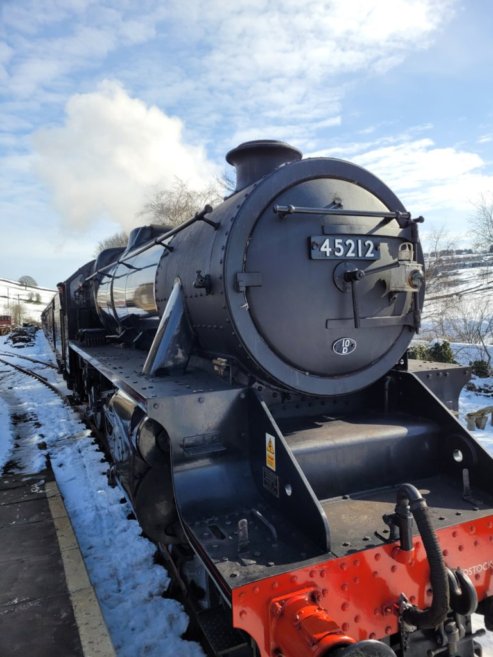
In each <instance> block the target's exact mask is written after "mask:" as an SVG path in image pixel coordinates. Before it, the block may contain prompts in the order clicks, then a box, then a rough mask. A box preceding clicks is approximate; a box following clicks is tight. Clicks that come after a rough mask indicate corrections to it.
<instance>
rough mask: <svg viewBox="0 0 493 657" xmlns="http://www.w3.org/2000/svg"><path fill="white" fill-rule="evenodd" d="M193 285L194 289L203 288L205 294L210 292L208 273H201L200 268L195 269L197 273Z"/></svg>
mask: <svg viewBox="0 0 493 657" xmlns="http://www.w3.org/2000/svg"><path fill="white" fill-rule="evenodd" d="M193 286H194V288H195V289H196V290H200V289H202V290H205V293H206V294H210V293H211V292H212V278H211V275H210V274H203V273H202V271H201V270H200V269H197V275H196V277H195V280H194V282H193Z"/></svg>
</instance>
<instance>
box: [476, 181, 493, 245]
mask: <svg viewBox="0 0 493 657" xmlns="http://www.w3.org/2000/svg"><path fill="white" fill-rule="evenodd" d="M472 234H473V237H474V246H475V247H477V248H479V249H481V250H482V251H489V250H490V248H491V246H492V245H493V193H492V192H490V193H488V194H482V195H481V197H480V199H479V201H478V202H477V203H476V204H475V213H474V216H473V217H472Z"/></svg>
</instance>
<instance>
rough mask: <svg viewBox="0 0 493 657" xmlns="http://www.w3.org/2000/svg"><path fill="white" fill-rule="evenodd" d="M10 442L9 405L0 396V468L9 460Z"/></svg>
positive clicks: (11, 440)
mask: <svg viewBox="0 0 493 657" xmlns="http://www.w3.org/2000/svg"><path fill="white" fill-rule="evenodd" d="M0 376H1V373H0ZM12 443H13V437H12V427H11V424H10V410H9V406H8V404H6V403H5V402H4V401H3V399H2V398H1V397H0V470H1V469H2V468H3V466H4V465H5V464H6V463H7V461H8V460H9V456H10V450H11V449H12Z"/></svg>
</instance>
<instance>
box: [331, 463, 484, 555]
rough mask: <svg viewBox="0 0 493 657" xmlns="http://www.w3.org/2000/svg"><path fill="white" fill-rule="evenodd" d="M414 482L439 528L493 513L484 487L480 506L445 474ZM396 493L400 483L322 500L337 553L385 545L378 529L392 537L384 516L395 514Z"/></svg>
mask: <svg viewBox="0 0 493 657" xmlns="http://www.w3.org/2000/svg"><path fill="white" fill-rule="evenodd" d="M410 483H412V484H413V485H414V486H416V488H418V490H420V491H421V493H422V495H423V497H424V498H425V500H426V501H427V504H428V507H429V509H430V516H431V519H432V523H433V526H434V527H435V529H440V528H442V527H448V526H451V525H456V524H457V523H459V522H460V523H463V522H468V521H471V520H478V519H479V518H482V517H486V516H490V515H491V509H492V508H493V495H491V494H488V493H486V492H485V491H484V490H482V491H480V493H479V494H478V495H477V498H478V499H476V500H475V501H476V502H477V505H473V504H472V503H471V502H468V501H467V500H465V499H464V497H463V491H462V487H461V485H460V482H457V481H456V480H454V479H453V478H452V477H445V476H444V475H443V474H441V475H437V476H434V477H427V478H424V479H416V480H411V482H410ZM396 492H397V486H395V487H390V488H385V489H383V488H382V489H380V490H372V491H368V492H366V493H365V492H361V493H357V494H354V495H345V496H342V497H338V498H333V499H327V500H323V501H322V506H323V508H324V511H325V513H326V514H327V518H328V520H329V523H330V528H331V535H332V552H333V553H334V555H336V556H344V555H345V554H350V553H352V552H354V551H356V550H364V549H367V548H371V547H374V546H376V545H381V544H382V539H381V538H379V537H378V536H377V535H376V532H378V533H379V534H380V535H381V536H384V537H386V536H388V527H387V526H386V525H385V524H384V522H383V520H382V516H383V515H384V514H391V513H393V511H394V508H395V503H396ZM415 533H417V530H416V528H415Z"/></svg>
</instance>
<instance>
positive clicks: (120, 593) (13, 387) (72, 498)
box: [0, 331, 203, 657]
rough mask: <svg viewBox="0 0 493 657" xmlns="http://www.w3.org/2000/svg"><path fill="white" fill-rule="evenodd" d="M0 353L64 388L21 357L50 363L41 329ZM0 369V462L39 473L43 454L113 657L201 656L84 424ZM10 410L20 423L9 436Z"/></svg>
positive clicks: (33, 385) (0, 345)
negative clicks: (31, 341)
mask: <svg viewBox="0 0 493 657" xmlns="http://www.w3.org/2000/svg"><path fill="white" fill-rule="evenodd" d="M0 350H1V351H10V352H11V353H12V354H15V357H13V358H12V359H11V360H12V362H14V363H16V364H19V365H21V366H23V367H26V364H27V367H29V368H31V367H32V368H33V369H38V368H39V369H40V373H42V374H43V376H45V377H46V378H49V379H50V380H51V381H52V382H57V383H60V384H61V385H62V382H61V381H60V377H59V375H58V374H57V373H56V371H55V370H52V369H49V368H46V367H43V366H42V365H40V366H38V365H35V364H33V363H30V362H29V361H27V360H24V359H22V358H21V356H22V355H26V356H30V357H33V358H39V359H40V360H48V359H50V358H51V352H50V351H49V346H48V344H47V342H46V340H45V338H44V336H43V334H42V333H41V332H40V331H38V333H37V336H36V343H35V345H34V346H33V347H25V348H23V349H16V348H14V347H11V346H9V344H8V343H5V341H4V338H0ZM2 357H3V356H2ZM0 365H1V367H0V465H3V464H4V463H5V462H6V461H7V460H8V459H15V461H16V463H17V468H16V470H17V471H19V472H39V471H40V470H42V469H43V468H44V466H45V463H46V461H45V455H46V454H49V456H50V459H51V463H52V467H53V471H54V473H55V475H56V479H57V483H58V486H59V488H60V490H61V492H62V495H63V498H64V501H65V505H66V507H67V511H68V514H69V516H70V518H71V521H72V524H73V525H74V530H75V533H76V535H77V539H78V541H79V544H80V547H81V551H82V554H83V555H84V559H85V561H86V565H87V568H88V571H89V575H90V578H91V581H92V583H93V585H94V587H95V589H96V593H97V596H98V599H99V602H100V605H101V608H102V611H103V614H104V617H105V619H106V622H107V625H108V629H109V631H110V634H111V637H112V640H113V643H114V646H115V649H116V652H117V655H118V657H144V656H145V657H168V656H169V657H171V656H173V657H175V656H179V657H202V656H203V651H202V649H201V648H200V646H199V645H198V644H197V643H194V642H191V641H186V640H184V639H182V638H181V635H182V634H183V633H184V632H185V630H186V629H187V626H188V617H187V615H186V614H185V612H184V611H183V608H182V607H181V605H180V604H179V603H178V602H177V601H175V600H172V599H167V598H164V597H163V594H165V592H166V589H167V587H168V584H169V578H168V576H167V574H166V571H165V570H164V568H162V567H161V566H158V565H156V564H154V561H153V557H154V554H155V552H156V548H155V546H154V545H153V544H152V543H151V542H150V541H148V540H147V539H145V538H143V537H142V536H141V530H140V527H139V525H138V524H137V522H136V521H135V520H129V519H128V518H127V516H128V515H129V514H130V512H131V509H130V507H129V505H128V504H127V503H126V502H125V501H123V503H122V493H121V491H120V490H119V489H118V488H111V487H109V486H108V483H107V478H106V475H105V473H106V470H107V468H108V464H107V463H106V462H105V461H104V459H103V454H102V452H101V451H100V450H99V448H98V447H97V446H96V445H95V444H94V442H93V441H92V440H91V435H90V432H89V431H88V430H87V428H86V426H85V425H84V424H83V423H82V422H81V421H80V419H79V418H78V416H77V415H76V413H75V412H74V411H73V410H72V409H71V408H70V407H69V406H67V405H66V404H65V403H64V402H63V401H62V399H61V398H59V397H57V396H56V395H55V394H54V393H53V392H52V391H50V390H49V389H48V388H46V387H45V386H43V385H42V384H41V383H40V382H38V381H36V380H35V379H31V378H29V377H26V376H25V375H24V374H21V373H17V372H15V373H9V374H8V373H6V371H7V370H8V369H9V368H8V367H7V366H4V365H3V364H0ZM9 409H10V414H11V415H13V416H14V418H17V419H18V420H22V423H21V422H19V423H18V424H16V425H14V426H12V431H11V430H10V427H9ZM18 427H19V430H20V433H17V429H18ZM22 427H27V429H26V430H25V431H22ZM13 440H15V443H16V445H17V446H18V447H16V449H15V450H14V451H12V450H11V446H12V441H13Z"/></svg>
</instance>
